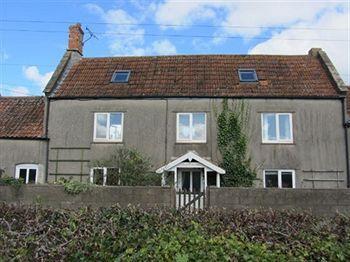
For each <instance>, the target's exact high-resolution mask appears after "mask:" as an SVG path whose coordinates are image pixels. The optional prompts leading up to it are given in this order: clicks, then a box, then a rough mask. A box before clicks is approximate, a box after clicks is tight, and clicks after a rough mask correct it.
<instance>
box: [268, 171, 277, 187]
mask: <svg viewBox="0 0 350 262" xmlns="http://www.w3.org/2000/svg"><path fill="white" fill-rule="evenodd" d="M265 187H278V172H277V171H266V172H265Z"/></svg>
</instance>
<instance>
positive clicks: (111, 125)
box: [94, 112, 124, 142]
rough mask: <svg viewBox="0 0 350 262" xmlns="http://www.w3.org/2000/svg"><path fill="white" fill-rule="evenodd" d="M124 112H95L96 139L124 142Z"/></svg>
mask: <svg viewBox="0 0 350 262" xmlns="http://www.w3.org/2000/svg"><path fill="white" fill-rule="evenodd" d="M123 122H124V114H123V113H120V112H113V113H95V114H94V141H97V142H98V141H100V142H122V141H123Z"/></svg>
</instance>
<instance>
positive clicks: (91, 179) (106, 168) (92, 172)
mask: <svg viewBox="0 0 350 262" xmlns="http://www.w3.org/2000/svg"><path fill="white" fill-rule="evenodd" d="M109 168H116V167H93V168H91V169H90V183H91V184H94V170H103V182H102V186H106V183H107V175H108V169H109ZM118 172H119V174H120V168H119V169H118ZM119 182H120V181H119Z"/></svg>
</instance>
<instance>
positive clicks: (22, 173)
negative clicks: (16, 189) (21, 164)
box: [19, 168, 27, 183]
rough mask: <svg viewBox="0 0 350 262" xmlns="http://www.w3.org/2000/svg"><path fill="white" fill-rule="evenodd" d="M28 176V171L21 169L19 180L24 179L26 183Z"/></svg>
mask: <svg viewBox="0 0 350 262" xmlns="http://www.w3.org/2000/svg"><path fill="white" fill-rule="evenodd" d="M26 176H27V169H22V168H21V169H20V170H19V178H22V179H23V182H24V183H26V182H27V181H26Z"/></svg>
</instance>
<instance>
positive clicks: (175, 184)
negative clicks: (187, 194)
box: [174, 167, 178, 190]
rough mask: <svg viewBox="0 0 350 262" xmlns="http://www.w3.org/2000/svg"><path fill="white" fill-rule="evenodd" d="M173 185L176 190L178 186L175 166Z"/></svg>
mask: <svg viewBox="0 0 350 262" xmlns="http://www.w3.org/2000/svg"><path fill="white" fill-rule="evenodd" d="M174 187H175V189H176V190H178V186H177V167H175V170H174Z"/></svg>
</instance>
